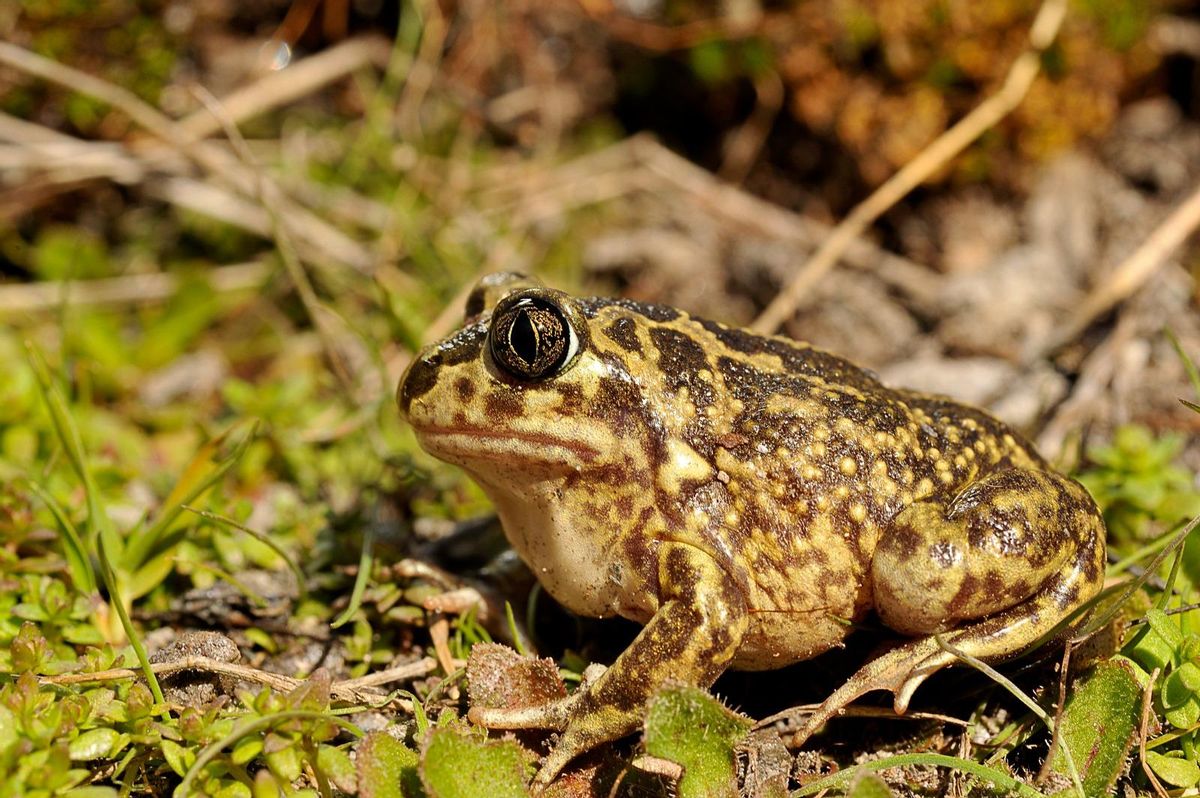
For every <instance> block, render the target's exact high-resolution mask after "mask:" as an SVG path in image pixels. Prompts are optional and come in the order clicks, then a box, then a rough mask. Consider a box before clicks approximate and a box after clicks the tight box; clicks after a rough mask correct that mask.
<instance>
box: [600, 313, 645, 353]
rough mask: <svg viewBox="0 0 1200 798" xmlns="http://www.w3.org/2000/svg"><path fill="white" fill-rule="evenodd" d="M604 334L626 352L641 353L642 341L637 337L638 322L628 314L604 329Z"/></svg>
mask: <svg viewBox="0 0 1200 798" xmlns="http://www.w3.org/2000/svg"><path fill="white" fill-rule="evenodd" d="M604 334H605V335H607V336H608V337H609V339H610V340H612V342H613V343H615V344H616V345H617V346H619V347H621V348H622V349H624V350H625V351H626V352H637V353H638V354H641V351H642V342H641V341H639V340H638V337H637V324H636V323H634V321H633V319H631V318H629V317H628V316H622V317H621V318H619V319H617V320H616V321H614V322H613V323H612V324H610V325H608V327H606V328H605V329H604Z"/></svg>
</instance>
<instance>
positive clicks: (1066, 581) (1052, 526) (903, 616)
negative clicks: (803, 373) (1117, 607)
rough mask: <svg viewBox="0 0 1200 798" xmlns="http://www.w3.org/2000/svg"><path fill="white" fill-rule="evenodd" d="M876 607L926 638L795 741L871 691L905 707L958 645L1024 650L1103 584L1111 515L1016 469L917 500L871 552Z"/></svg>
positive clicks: (1060, 484) (859, 678) (1077, 491)
mask: <svg viewBox="0 0 1200 798" xmlns="http://www.w3.org/2000/svg"><path fill="white" fill-rule="evenodd" d="M871 577H872V587H873V590H874V603H875V608H876V611H877V613H878V614H879V616H880V618H881V619H882V620H883V622H884V623H885V624H887V625H888V626H890V627H891V628H893V629H895V630H896V631H899V632H902V633H904V634H908V635H912V636H917V637H916V639H913V640H910V641H909V642H907V643H905V644H903V645H901V646H899V647H897V648H894V649H892V650H891V651H888V652H886V653H884V654H882V655H881V656H879V657H877V658H876V659H874V660H872V661H871V662H868V663H867V664H866V665H864V666H863V667H862V669H860V670H859V671H858V672H857V673H856V674H854V676H852V677H851V678H850V679H849V681H847V682H846V684H844V685H843V686H842V687H841V688H839V689H838V690H837V691H836V692H834V693H833V695H831V696H829V698H828V699H826V700H825V702H824V703H822V704H821V706H820V707H819V708H818V709H817V710H816V712H815V713H814V714H813V715H812V716H811V717H809V718H808V719H807V720H806V722H805V725H804V726H803V727H802V728H801V729H800V730H799V731H798V732H797V733H796V735H795V736H794V737H793V739H792V743H793V744H794V745H800V744H802V743H803V742H804V741H805V740H806V739H807V738H808V737H809V736H810V735H811V734H812V733H813V732H815V731H816V730H817V729H819V728H820V727H821V726H822V725H823V724H824V723H825V721H827V720H829V719H830V718H832V717H834V716H835V715H837V714H839V713H840V711H841V710H842V709H843V708H845V707H846V705H848V704H849V703H850V702H852V701H854V700H855V699H856V698H858V697H859V696H861V695H863V694H864V693H868V692H871V691H873V690H890V691H891V692H892V693H893V694H894V696H895V702H894V705H895V709H896V712H897V713H903V712H904V711H905V710H906V709H907V708H908V704H909V701H910V699H911V698H912V694H913V692H914V691H915V690H916V689H917V687H918V686H919V685H920V684H921V683H922V682H923V681H925V679H927V678H928V677H929V676H930V675H931V674H933V673H934V672H936V671H937V670H939V669H941V668H943V667H945V666H946V665H949V664H951V663H953V662H954V661H955V659H956V657H955V655H954V654H951V653H950V652H949V651H947V650H945V649H943V648H942V647H941V646H940V645H939V644H938V641H937V640H936V639H935V638H934V635H935V634H938V633H941V634H942V639H943V640H945V641H946V642H947V643H949V644H950V645H951V646H953V647H954V648H956V649H958V650H960V651H962V652H964V653H966V654H969V655H971V656H973V657H976V658H978V659H981V660H985V661H995V660H1001V659H1005V658H1007V657H1011V656H1014V655H1016V654H1018V653H1020V652H1021V651H1022V650H1023V649H1024V648H1026V647H1028V646H1029V645H1030V644H1031V643H1033V642H1035V641H1036V640H1038V638H1040V637H1041V636H1042V635H1044V634H1046V633H1047V632H1049V631H1050V630H1052V629H1053V628H1054V626H1055V625H1056V624H1058V622H1059V621H1061V620H1062V619H1063V618H1065V617H1066V616H1067V615H1068V614H1070V612H1071V611H1072V610H1073V609H1075V608H1076V607H1078V606H1079V605H1080V604H1082V603H1083V602H1085V601H1087V600H1088V599H1089V598H1090V597H1091V596H1093V595H1094V594H1095V593H1096V592H1097V591H1098V590H1099V589H1100V585H1101V582H1102V581H1103V578H1104V522H1103V521H1102V520H1101V517H1100V513H1099V510H1098V509H1097V508H1096V505H1095V503H1094V502H1093V501H1092V499H1091V497H1090V496H1088V495H1087V492H1086V491H1085V490H1084V489H1083V487H1082V486H1081V485H1079V484H1078V483H1077V482H1074V481H1072V480H1070V479H1068V478H1066V477H1064V476H1061V475H1059V474H1054V473H1051V472H1047V471H1037V470H1025V469H1008V470H1004V471H999V472H994V473H992V474H990V475H988V476H987V477H984V478H983V479H981V480H979V481H977V482H975V483H973V484H971V485H970V486H968V487H967V488H966V489H965V490H963V491H962V492H961V493H959V494H958V495H957V496H955V497H953V498H952V499H950V500H949V501H944V500H939V499H937V498H936V497H934V498H930V499H927V500H924V501H920V502H916V503H914V504H912V505H910V506H909V507H907V508H906V509H905V510H903V511H902V512H901V513H900V514H899V515H897V516H896V518H895V519H894V520H893V522H892V524H891V525H890V526H889V528H888V529H886V530H885V531H884V533H883V536H882V538H881V541H880V544H879V547H878V549H877V550H876V554H875V558H874V560H873V561H872V574H871Z"/></svg>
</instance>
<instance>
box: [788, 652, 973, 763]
mask: <svg viewBox="0 0 1200 798" xmlns="http://www.w3.org/2000/svg"><path fill="white" fill-rule="evenodd" d="M953 661H954V656H953V655H952V654H949V653H947V652H945V651H943V650H942V649H941V647H940V646H939V645H938V642H937V640H935V639H934V638H932V637H926V638H922V639H920V640H914V641H911V642H909V643H905V644H904V645H902V646H898V647H897V648H894V649H892V650H891V651H888V652H886V653H884V654H882V655H880V656H878V657H876V658H875V659H873V660H871V661H870V662H868V663H867V664H866V665H864V666H862V667H861V668H860V669H859V670H858V672H857V673H855V674H854V675H853V676H851V677H850V678H849V679H848V680H846V683H845V684H843V685H842V686H841V687H840V688H838V689H837V690H836V691H835V692H834V693H833V694H832V695H830V696H829V698H827V699H825V701H823V702H822V703H821V706H819V707H817V709H816V710H815V711H814V712H813V714H812V715H810V716H809V717H808V719H807V720H805V722H804V725H803V726H801V727H800V729H799V730H798V731H796V733H795V734H793V735H792V739H791V741H790V744H791V746H792V747H793V748H799V747H800V746H802V745H804V743H805V742H806V741H807V740H808V738H809V737H811V736H812V735H813V734H815V733H816V732H817V731H818V730H819V729H820V728H821V727H822V726H824V725H825V722H826V721H828V720H830V719H831V718H834V717H836V716H838V715H840V714H842V711H843V710H844V709H845V708H846V707H847V706H848V705H849V704H850V703H851V702H853V701H854V700H855V699H857V698H859V697H860V696H862V695H865V694H866V693H870V692H873V691H875V690H888V691H890V692H891V693H892V694H893V695H894V696H895V700H894V702H893V707H894V708H895V710H896V714H897V715H903V714H904V713H905V712H906V711H907V710H908V703H909V701H910V700H911V699H912V695H913V693H914V692H915V691H916V689H917V688H918V687H920V685H921V683H922V682H924V681H925V680H926V679H927V678H929V677H930V676H931V675H933V673H935V672H936V671H938V670H940V669H942V668H944V667H945V666H946V665H949V664H950V663H951V662H953Z"/></svg>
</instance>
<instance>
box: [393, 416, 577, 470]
mask: <svg viewBox="0 0 1200 798" xmlns="http://www.w3.org/2000/svg"><path fill="white" fill-rule="evenodd" d="M414 430H415V432H416V433H417V440H418V441H419V442H420V444H421V447H422V448H423V449H425V451H427V452H429V453H430V454H432V455H435V456H437V457H441V458H443V459H447V460H452V461H454V462H458V463H461V464H467V463H472V462H479V461H490V462H496V463H514V464H515V463H531V462H532V463H543V464H546V465H550V464H555V463H562V464H576V465H585V464H587V463H591V462H593V461H595V460H596V459H597V458H599V457H600V452H599V450H598V449H596V448H595V447H593V446H591V445H589V444H588V443H585V442H584V441H580V440H572V439H568V438H561V437H558V436H556V435H552V434H550V433H547V432H523V431H520V430H511V429H509V430H505V431H503V432H500V431H497V430H496V429H494V428H493V429H486V428H484V427H478V426H474V425H459V426H429V427H414Z"/></svg>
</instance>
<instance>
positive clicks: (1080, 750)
mask: <svg viewBox="0 0 1200 798" xmlns="http://www.w3.org/2000/svg"><path fill="white" fill-rule="evenodd" d="M1141 706H1142V688H1141V685H1140V684H1139V683H1138V679H1137V678H1136V675H1135V673H1134V665H1133V664H1132V663H1131V662H1129V661H1128V660H1125V659H1123V658H1119V657H1118V658H1115V659H1112V660H1109V661H1107V662H1101V663H1100V664H1099V665H1097V666H1096V667H1095V668H1093V669H1092V670H1091V671H1090V672H1088V673H1087V674H1085V675H1084V676H1082V677H1081V678H1079V679H1078V680H1077V681H1076V682H1075V685H1074V689H1073V690H1072V691H1071V694H1070V696H1069V697H1068V698H1067V706H1066V708H1065V709H1064V710H1063V716H1062V721H1061V723H1060V724H1059V727H1058V735H1059V747H1058V748H1056V749H1055V752H1054V759H1053V760H1052V762H1051V770H1053V771H1054V772H1055V773H1059V774H1062V775H1063V776H1069V768H1068V767H1067V762H1066V758H1065V756H1064V755H1063V752H1062V748H1061V746H1063V745H1066V746H1068V747H1069V748H1070V751H1071V755H1072V758H1073V759H1074V761H1075V764H1076V766H1077V767H1078V768H1079V778H1080V780H1081V782H1082V783H1083V789H1084V792H1085V793H1087V794H1088V795H1108V793H1109V791H1110V790H1111V788H1112V785H1113V783H1114V782H1115V781H1116V779H1117V776H1119V775H1120V773H1121V769H1122V767H1123V766H1124V764H1125V756H1126V754H1128V753H1129V747H1130V746H1131V745H1132V744H1133V738H1134V734H1135V732H1136V730H1137V726H1138V721H1139V719H1140V715H1141Z"/></svg>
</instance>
